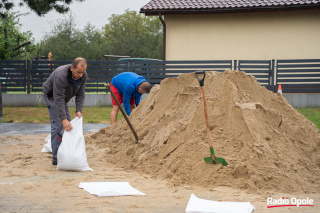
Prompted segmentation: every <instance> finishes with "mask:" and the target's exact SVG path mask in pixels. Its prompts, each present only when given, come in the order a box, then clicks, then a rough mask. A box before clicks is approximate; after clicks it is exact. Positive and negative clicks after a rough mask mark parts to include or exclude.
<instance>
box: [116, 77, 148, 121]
mask: <svg viewBox="0 0 320 213" xmlns="http://www.w3.org/2000/svg"><path fill="white" fill-rule="evenodd" d="M110 85H111V87H110V89H111V90H112V91H113V93H114V94H115V96H116V98H117V99H118V101H119V103H120V104H122V103H123V106H124V109H125V111H126V113H127V115H130V114H131V111H132V110H133V109H134V108H135V107H136V106H138V105H139V103H140V99H141V95H142V94H144V93H149V92H150V89H151V85H150V84H149V83H148V82H147V80H146V79H145V78H144V77H142V76H140V75H137V74H136V73H133V72H123V73H121V74H119V75H117V76H115V77H114V78H113V79H112V81H111V84H110ZM111 100H112V106H113V108H112V111H111V115H110V124H111V125H112V124H114V123H115V122H116V121H117V117H118V112H119V107H118V106H117V103H116V102H115V100H113V97H112V96H111Z"/></svg>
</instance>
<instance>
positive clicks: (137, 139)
mask: <svg viewBox="0 0 320 213" xmlns="http://www.w3.org/2000/svg"><path fill="white" fill-rule="evenodd" d="M104 86H105V87H107V88H108V89H109V91H110V93H111V95H112V98H113V99H114V100H115V102H116V103H117V105H118V107H119V109H120V111H121V113H122V115H123V117H124V118H125V119H126V121H127V123H128V125H129V127H130V129H131V131H132V133H133V135H134V137H135V138H136V143H138V142H139V138H138V135H137V133H136V131H135V130H134V128H133V126H132V125H131V123H130V121H129V118H128V116H127V114H126V112H125V111H124V110H123V109H122V107H121V105H120V103H119V101H118V99H117V97H116V96H115V95H114V93H113V92H112V90H111V89H110V87H111V85H110V84H105V85H104Z"/></svg>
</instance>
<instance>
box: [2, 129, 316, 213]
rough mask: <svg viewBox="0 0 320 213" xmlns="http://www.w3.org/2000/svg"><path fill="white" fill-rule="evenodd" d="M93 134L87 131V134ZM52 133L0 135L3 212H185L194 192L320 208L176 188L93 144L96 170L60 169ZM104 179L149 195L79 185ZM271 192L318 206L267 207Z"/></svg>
mask: <svg viewBox="0 0 320 213" xmlns="http://www.w3.org/2000/svg"><path fill="white" fill-rule="evenodd" d="M90 134H93V133H86V134H85V136H86V138H88V137H89V136H90ZM46 136H47V135H46V134H41V135H27V136H23V135H14V136H0V168H1V173H0V185H1V190H0V212H185V209H186V206H187V203H188V201H189V198H190V195H191V193H193V194H194V195H196V196H197V197H198V198H202V199H208V200H215V201H236V202H248V201H249V202H251V203H252V204H253V205H254V206H255V207H256V210H255V211H254V212H267V213H273V212H320V193H310V194H286V193H279V192H274V193H273V192H268V194H264V193H251V194H249V193H246V192H245V191H243V190H240V189H234V188H229V187H225V186H218V187H208V188H203V187H198V186H188V185H182V186H173V184H171V183H170V180H168V179H166V180H164V179H162V180H161V179H160V178H159V179H157V178H155V177H151V175H147V174H139V173H137V172H129V171H125V170H124V169H122V168H117V167H116V166H115V164H112V163H110V162H108V161H107V160H102V159H101V156H97V155H96V153H97V150H94V149H95V147H92V145H91V147H90V145H89V147H87V156H88V163H89V166H90V167H91V168H92V169H94V171H92V172H90V171H88V172H67V171H59V170H57V169H56V166H53V165H52V164H51V153H43V152H40V151H41V149H42V148H43V144H44V143H45V141H44V138H45V137H46ZM96 149H98V148H96ZM128 161H130V158H128ZM289 178H290V177H289ZM102 181H111V182H112V181H124V182H129V183H130V185H131V186H133V187H134V188H136V189H138V190H139V191H141V192H144V193H145V194H146V195H145V196H122V197H103V198H99V197H97V196H95V195H90V194H89V193H88V192H86V191H85V190H83V189H80V188H79V187H78V186H79V183H80V182H102ZM268 196H270V197H272V198H273V199H279V198H281V197H285V198H287V199H290V198H292V197H296V198H299V199H306V198H307V197H308V198H309V199H313V201H314V203H313V204H314V206H313V207H281V208H267V206H268V204H267V198H268Z"/></svg>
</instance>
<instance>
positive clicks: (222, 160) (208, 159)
mask: <svg viewBox="0 0 320 213" xmlns="http://www.w3.org/2000/svg"><path fill="white" fill-rule="evenodd" d="M210 152H211V154H212V155H213V156H214V158H215V160H214V161H213V160H212V157H205V158H204V161H205V162H206V163H209V164H219V163H220V164H222V165H223V166H227V165H228V163H227V161H226V160H225V159H224V158H218V157H216V156H215V155H214V150H213V148H210Z"/></svg>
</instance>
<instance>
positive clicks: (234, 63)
mask: <svg viewBox="0 0 320 213" xmlns="http://www.w3.org/2000/svg"><path fill="white" fill-rule="evenodd" d="M237 62H238V61H237V60H234V61H233V67H234V70H237V68H238V67H237Z"/></svg>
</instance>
